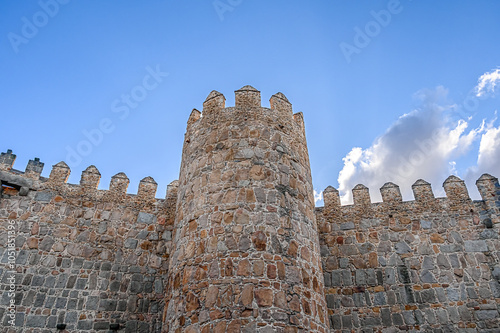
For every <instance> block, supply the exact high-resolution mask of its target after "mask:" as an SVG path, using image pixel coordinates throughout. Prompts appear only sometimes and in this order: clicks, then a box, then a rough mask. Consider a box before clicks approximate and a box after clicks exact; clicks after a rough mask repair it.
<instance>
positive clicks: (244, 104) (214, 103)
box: [188, 85, 304, 128]
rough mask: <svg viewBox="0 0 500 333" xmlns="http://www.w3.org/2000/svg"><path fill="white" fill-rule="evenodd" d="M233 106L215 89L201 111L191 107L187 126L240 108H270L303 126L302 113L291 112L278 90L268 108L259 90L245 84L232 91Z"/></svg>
mask: <svg viewBox="0 0 500 333" xmlns="http://www.w3.org/2000/svg"><path fill="white" fill-rule="evenodd" d="M234 94H235V106H234V107H226V98H225V97H224V95H223V94H222V93H220V92H218V91H216V90H213V91H211V92H210V94H208V96H207V98H206V99H205V102H203V111H202V112H200V111H198V110H196V109H193V111H192V112H191V115H190V116H189V119H188V128H190V127H191V125H193V124H195V123H196V122H198V121H199V120H200V119H201V118H217V116H218V115H220V114H221V113H222V112H224V111H225V112H238V111H240V110H248V111H252V110H254V111H255V110H258V109H264V110H268V111H269V110H272V111H275V112H278V113H280V114H282V116H285V115H286V116H288V117H289V118H288V119H291V120H294V121H295V122H296V123H297V124H298V125H299V126H301V127H302V128H303V127H304V119H303V116H302V113H301V112H299V113H296V114H295V115H294V114H293V109H292V104H291V103H290V101H289V100H288V99H287V98H286V96H285V95H284V94H283V93H281V92H278V93H276V94H274V95H273V96H271V98H270V99H269V105H270V107H269V108H265V107H262V104H261V94H260V91H259V90H257V89H255V88H254V87H252V86H250V85H246V86H244V87H242V88H240V89H238V90H236V91H235V92H234Z"/></svg>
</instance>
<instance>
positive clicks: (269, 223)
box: [164, 86, 328, 332]
mask: <svg viewBox="0 0 500 333" xmlns="http://www.w3.org/2000/svg"><path fill="white" fill-rule="evenodd" d="M281 95H282V94H281ZM214 99H218V100H220V101H223V100H224V97H223V96H221V95H219V94H218V93H211V94H210V96H209V97H208V98H207V102H205V105H204V110H203V114H202V117H201V118H199V120H197V121H194V122H190V123H189V124H188V129H187V132H186V135H185V143H184V150H183V158H182V165H181V173H180V178H179V187H178V200H177V202H178V206H177V214H176V222H175V250H173V253H172V256H171V259H170V274H169V282H168V290H167V301H166V302H167V306H166V309H165V323H164V324H165V326H164V329H165V331H171V332H174V331H188V330H192V331H193V332H212V331H219V330H221V331H224V330H227V331H235V332H239V331H240V330H242V331H248V332H254V331H257V327H258V330H259V331H262V332H267V331H270V332H274V331H287V332H288V331H290V332H293V331H297V330H305V331H316V332H326V331H327V329H328V321H327V318H326V301H325V298H324V291H323V278H322V271H321V261H320V254H319V244H318V236H317V235H318V233H317V227H316V221H315V217H314V213H313V209H314V200H313V196H312V192H313V191H312V183H311V173H310V168H309V157H308V154H307V147H306V141H305V136H304V131H303V123H302V122H297V121H296V120H295V119H294V118H293V117H292V113H291V106H290V108H287V107H286V103H288V101H286V98H285V97H284V96H282V97H280V103H281V104H279V103H274V104H273V106H274V108H273V109H268V108H262V107H261V106H260V92H258V91H257V90H255V89H254V88H252V87H250V86H246V87H243V88H242V89H240V90H238V91H236V106H235V107H229V108H222V106H223V104H222V102H218V103H215V102H213V100H214ZM288 104H289V103H288ZM207 106H208V107H209V108H208V112H206V110H205V109H206V108H207ZM202 318H203V319H202Z"/></svg>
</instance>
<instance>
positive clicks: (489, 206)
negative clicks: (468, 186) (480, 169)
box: [476, 173, 500, 224]
mask: <svg viewBox="0 0 500 333" xmlns="http://www.w3.org/2000/svg"><path fill="white" fill-rule="evenodd" d="M476 186H477V189H478V191H479V194H480V195H481V198H482V199H483V202H484V206H485V209H486V210H487V211H489V212H490V213H491V215H493V216H494V217H493V218H490V221H491V223H493V224H495V223H500V218H499V217H500V184H499V183H498V178H496V177H493V176H492V175H490V174H487V173H485V174H483V175H482V176H481V177H480V178H479V179H478V180H477V181H476Z"/></svg>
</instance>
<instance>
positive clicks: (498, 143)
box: [338, 70, 500, 204]
mask: <svg viewBox="0 0 500 333" xmlns="http://www.w3.org/2000/svg"><path fill="white" fill-rule="evenodd" d="M498 82H500V70H494V71H491V72H488V73H485V74H483V75H482V76H481V77H480V78H479V80H478V85H477V87H476V88H475V94H477V96H484V95H485V94H488V95H489V96H490V97H491V96H492V95H493V94H494V93H495V89H496V85H497V83H498ZM447 96H448V91H447V90H446V89H445V88H443V87H437V88H436V89H434V90H422V91H419V92H418V93H417V94H416V95H415V97H416V98H417V99H418V100H419V102H420V106H419V107H418V108H417V109H415V110H413V111H411V112H409V113H407V114H404V115H402V116H401V117H400V118H399V119H398V120H397V121H395V122H394V123H393V124H392V125H391V126H390V127H389V128H388V129H387V130H386V131H385V133H384V134H382V135H381V136H379V137H378V138H376V139H375V140H374V142H373V143H372V145H371V146H370V147H368V148H361V147H354V148H352V149H351V151H350V152H349V153H348V154H347V155H346V156H345V157H344V158H343V162H344V166H343V168H342V170H341V171H340V173H339V176H338V183H339V192H340V195H341V200H342V203H343V204H348V203H352V192H351V189H352V188H353V187H354V186H356V185H357V184H364V185H365V186H367V187H368V188H369V189H370V195H371V197H372V201H381V196H380V193H379V188H380V187H382V185H383V184H384V183H386V182H388V181H391V182H394V183H396V184H397V185H399V186H400V189H401V192H402V194H403V199H404V200H411V199H412V198H413V194H412V191H411V185H412V184H413V183H414V182H415V181H416V180H417V179H420V178H421V179H424V180H426V181H428V182H430V183H431V184H432V185H433V189H434V193H435V194H436V195H437V196H441V195H443V194H444V192H443V190H442V188H441V186H440V185H441V184H442V182H443V181H444V179H446V177H447V176H449V175H450V174H456V172H457V171H456V160H457V159H459V158H461V157H463V156H465V155H466V154H468V153H470V152H471V149H472V147H473V146H477V145H474V143H477V142H478V141H479V142H480V144H479V151H478V152H475V153H477V165H476V166H472V167H470V168H469V169H468V170H467V172H466V175H465V178H466V179H468V180H469V182H472V178H473V177H475V178H474V181H475V180H476V179H477V178H478V177H479V176H480V175H481V174H482V173H484V172H490V173H492V174H493V175H496V176H499V175H500V166H499V164H500V163H498V162H499V161H500V126H499V127H495V121H496V117H495V119H493V120H490V121H489V122H486V121H485V120H482V121H481V122H480V123H479V124H477V122H478V121H479V120H476V125H473V124H472V117H469V118H467V119H460V120H458V121H457V120H453V119H454V118H456V116H457V110H458V107H457V106H456V105H454V104H453V103H451V102H450V101H449V100H448V97H447ZM458 176H460V175H458ZM472 184H473V182H472ZM468 185H469V184H468ZM469 186H470V185H469Z"/></svg>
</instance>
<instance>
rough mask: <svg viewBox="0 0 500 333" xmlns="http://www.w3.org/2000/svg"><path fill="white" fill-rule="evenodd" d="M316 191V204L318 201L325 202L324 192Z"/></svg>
mask: <svg viewBox="0 0 500 333" xmlns="http://www.w3.org/2000/svg"><path fill="white" fill-rule="evenodd" d="M313 191H314V204H316V203H317V202H318V201H323V191H320V192H317V191H316V190H313Z"/></svg>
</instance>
